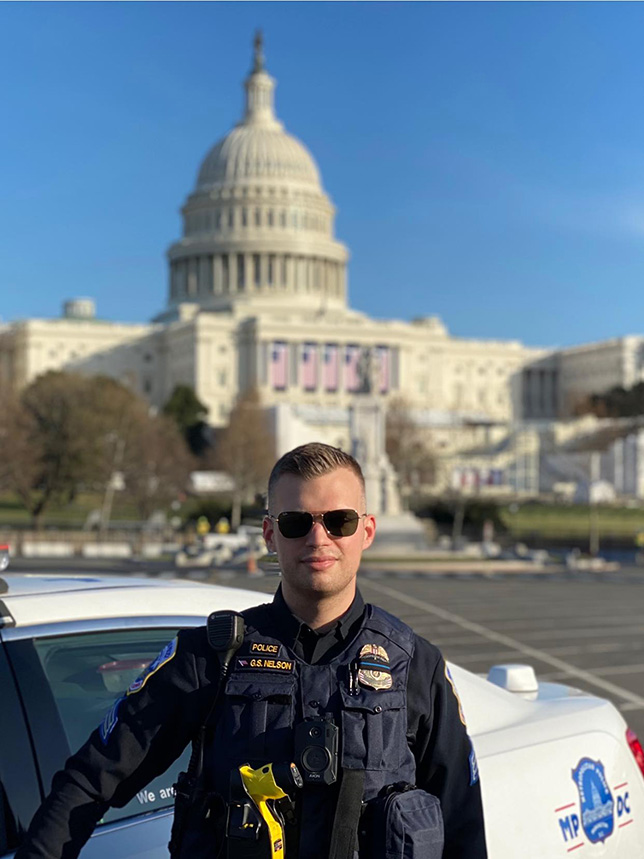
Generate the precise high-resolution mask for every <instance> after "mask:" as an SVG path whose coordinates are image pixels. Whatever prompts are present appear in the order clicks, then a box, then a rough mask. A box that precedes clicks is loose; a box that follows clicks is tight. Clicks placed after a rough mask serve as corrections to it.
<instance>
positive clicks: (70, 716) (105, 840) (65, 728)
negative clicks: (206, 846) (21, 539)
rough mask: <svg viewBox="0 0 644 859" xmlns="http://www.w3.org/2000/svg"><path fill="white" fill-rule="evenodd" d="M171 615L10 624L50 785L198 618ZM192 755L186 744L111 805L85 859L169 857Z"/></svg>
mask: <svg viewBox="0 0 644 859" xmlns="http://www.w3.org/2000/svg"><path fill="white" fill-rule="evenodd" d="M167 623H168V621H167V620H166V621H165V623H164V620H163V619H162V618H155V619H149V618H139V619H136V618H127V619H126V620H124V619H120V620H118V621H113V622H112V625H110V622H106V621H98V622H97V621H93V622H86V623H69V624H57V625H55V626H51V627H45V628H42V629H40V630H36V629H32V630H24V629H23V630H7V631H5V633H4V634H5V637H6V638H7V639H8V640H7V641H6V653H7V658H8V662H9V664H10V666H11V669H12V671H13V674H14V676H15V681H16V686H17V692H18V695H19V696H20V697H21V699H22V702H23V707H24V712H25V714H26V723H27V728H28V730H29V731H30V733H31V736H32V738H33V751H34V754H35V760H36V771H37V774H38V777H39V779H40V783H41V787H42V790H43V791H44V792H45V793H46V792H47V791H48V790H49V785H50V784H51V779H52V776H53V775H54V773H55V772H56V771H57V770H59V769H61V768H62V766H63V765H64V763H65V760H66V759H67V757H68V756H69V755H70V754H71V753H72V752H74V751H75V750H76V749H77V748H79V747H80V746H81V745H82V744H83V743H84V742H85V740H86V739H87V737H88V736H89V734H90V733H91V732H92V731H93V730H94V729H95V728H96V727H97V726H98V725H99V724H100V723H101V722H102V720H103V718H104V716H105V713H106V712H107V711H108V710H109V709H110V708H111V706H112V704H113V703H114V701H115V700H116V699H117V698H119V697H120V696H121V695H122V694H124V692H125V690H126V689H127V687H128V686H129V685H130V683H131V682H132V681H133V680H134V679H135V678H136V677H137V676H138V675H139V674H140V673H141V671H142V670H143V669H144V668H145V667H146V666H147V665H148V664H149V663H150V662H151V661H152V660H153V659H154V658H155V656H156V655H157V654H158V653H159V652H160V651H161V649H162V648H163V647H164V645H166V644H167V642H168V641H169V640H171V639H172V638H173V637H174V636H175V635H176V632H177V628H178V625H181V626H188V625H194V623H195V621H193V620H192V619H186V622H185V623H181V624H178V625H177V626H174V625H173V626H169V625H166V624H167ZM0 709H1V708H0ZM188 759H189V750H186V751H185V752H184V754H183V755H182V756H181V758H179V759H178V761H176V762H175V763H174V764H173V765H172V766H171V767H170V768H169V769H168V770H167V771H166V773H164V774H163V775H162V776H159V777H158V778H157V779H155V780H154V781H153V782H151V783H150V784H149V785H148V786H147V787H146V788H145V789H144V790H142V791H140V792H139V793H138V794H137V796H136V797H134V799H132V800H131V802H129V803H128V804H127V805H126V806H124V807H123V808H111V809H109V810H108V812H107V813H106V814H105V816H104V818H103V819H102V820H101V821H100V823H99V825H98V827H97V829H96V831H95V834H94V836H93V837H92V839H91V840H90V842H88V844H87V846H86V847H85V848H84V850H83V852H82V856H83V857H84V859H99V857H100V859H103V857H107V856H109V857H110V859H112V857H114V856H118V857H119V859H130V857H131V859H134V857H137V859H162V858H163V859H167V843H168V840H169V835H170V827H171V822H172V808H173V802H174V796H173V787H172V786H173V784H174V782H175V781H176V778H177V775H178V773H179V771H180V770H181V769H185V768H186V766H187V763H188ZM32 760H33V756H32ZM34 799H35V797H34V795H32V797H31V799H30V803H31V806H32V807H31V808H30V813H29V814H28V815H27V818H28V819H30V817H31V815H32V814H33V812H34V811H35V810H36V807H37V805H38V802H39V801H40V797H38V798H37V799H36V801H34ZM24 814H25V813H24V811H23V818H22V819H24ZM14 841H15V838H14ZM12 846H15V844H13V845H12ZM0 855H1V854H0Z"/></svg>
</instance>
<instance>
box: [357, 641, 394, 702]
mask: <svg viewBox="0 0 644 859" xmlns="http://www.w3.org/2000/svg"><path fill="white" fill-rule="evenodd" d="M358 683H360V685H361V686H364V687H365V688H366V689H376V690H377V691H380V690H381V689H391V687H392V685H393V678H392V676H391V667H390V666H389V656H388V654H387V651H386V650H385V648H384V647H381V646H380V645H379V644H365V645H364V647H363V648H362V649H361V650H360V655H359V656H358Z"/></svg>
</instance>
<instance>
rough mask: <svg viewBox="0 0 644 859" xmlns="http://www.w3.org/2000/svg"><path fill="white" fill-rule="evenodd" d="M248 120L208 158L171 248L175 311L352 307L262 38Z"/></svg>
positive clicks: (317, 189)
mask: <svg viewBox="0 0 644 859" xmlns="http://www.w3.org/2000/svg"><path fill="white" fill-rule="evenodd" d="M244 88H245V93H246V99H245V109H244V115H243V118H242V120H241V121H240V122H239V123H238V124H237V125H236V126H235V127H234V128H233V129H232V130H231V131H229V132H228V134H226V135H225V136H224V137H223V138H222V139H221V140H219V141H218V142H217V143H216V144H215V145H214V146H213V147H212V149H211V150H210V151H209V152H208V154H207V155H206V157H205V158H204V160H203V162H202V164H201V166H200V168H199V172H198V175H197V182H196V184H195V187H194V190H193V191H192V193H191V194H189V196H188V199H187V200H186V203H185V205H184V207H183V209H182V214H183V225H184V229H183V237H182V239H180V240H179V241H178V242H175V243H174V244H173V245H172V246H171V247H170V249H169V251H168V257H169V261H170V296H169V310H172V308H173V307H176V306H177V305H179V304H185V303H191V304H198V305H200V306H201V307H202V308H203V309H207V310H230V309H231V308H232V307H233V306H234V305H238V304H239V303H240V302H248V301H249V300H251V299H252V300H253V301H255V302H257V301H259V302H260V303H261V302H265V303H266V304H267V306H269V307H276V308H277V307H278V306H279V305H280V304H281V305H285V304H288V305H290V306H292V305H293V302H294V301H295V303H296V304H297V305H302V306H312V307H319V306H324V307H327V308H328V307H333V306H334V307H338V308H340V307H346V272H345V269H346V262H347V259H348V253H347V249H346V248H345V247H344V245H342V244H341V243H340V242H338V241H336V240H335V238H334V234H333V221H334V217H335V209H334V207H333V204H332V203H331V201H330V200H329V198H328V196H327V195H326V193H325V192H324V189H323V187H322V183H321V179H320V172H319V170H318V167H317V164H316V163H315V160H314V159H313V156H312V155H311V153H310V152H309V151H308V149H307V148H306V147H305V146H304V144H302V143H300V141H299V140H297V138H295V137H293V136H292V135H291V134H288V132H287V131H285V129H284V126H283V125H282V123H281V122H280V121H279V120H278V119H277V117H276V116H275V110H274V105H273V93H274V89H275V81H274V80H273V78H272V77H271V76H270V75H269V74H268V72H267V71H266V69H265V68H264V57H263V53H262V41H261V36H259V35H258V36H257V37H256V38H255V50H254V57H253V67H252V69H251V72H250V75H249V76H248V77H247V78H246V80H245V81H244Z"/></svg>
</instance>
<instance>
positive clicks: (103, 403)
mask: <svg viewBox="0 0 644 859" xmlns="http://www.w3.org/2000/svg"><path fill="white" fill-rule="evenodd" d="M0 440H1V442H2V464H1V465H0V480H1V481H2V484H3V486H4V487H6V488H8V489H11V490H13V491H14V492H16V494H17V495H18V497H19V498H20V500H21V501H22V503H23V504H24V506H25V507H26V509H27V510H28V511H29V512H30V514H31V516H32V519H33V522H34V524H35V525H36V527H38V526H39V524H40V521H41V517H42V515H43V513H44V512H45V511H46V509H47V508H48V507H49V506H50V505H51V504H52V503H53V502H55V501H58V502H62V503H67V502H70V501H72V500H73V499H74V497H75V496H76V494H77V492H78V490H79V489H80V488H87V487H91V488H92V489H94V490H98V491H105V490H106V488H107V487H108V484H109V481H111V480H112V477H113V474H114V472H115V471H120V472H122V473H123V475H124V477H125V480H126V485H127V488H128V491H129V492H130V493H131V495H132V497H133V499H134V500H135V502H136V503H137V506H138V507H139V510H140V511H141V512H142V515H144V516H145V515H148V511H149V510H150V509H151V507H152V506H158V505H159V504H164V503H165V500H166V499H168V498H169V497H173V495H174V493H175V492H176V491H177V488H183V486H184V485H185V482H186V478H187V475H188V472H189V470H190V465H191V458H190V456H189V454H188V451H187V450H186V447H185V444H184V443H183V441H182V439H181V437H180V435H179V432H178V430H176V428H175V427H174V425H173V424H172V423H171V422H169V420H168V419H167V418H154V417H152V416H150V414H149V407H148V405H147V403H146V402H145V401H144V400H142V399H141V398H140V397H138V396H136V395H135V394H134V393H133V392H132V391H131V390H130V389H129V388H126V387H125V386H124V385H121V384H120V383H119V382H117V381H115V380H114V379H110V378H107V377H103V376H98V377H87V376H80V375H75V374H72V373H61V372H50V373H46V374H44V375H43V376H40V377H38V378H37V379H36V380H35V381H34V382H32V383H31V384H30V385H29V386H28V387H27V388H25V390H24V391H23V392H22V393H21V394H20V395H19V396H13V395H11V394H10V395H8V396H7V398H6V403H5V408H4V409H3V410H2V418H1V419H0Z"/></svg>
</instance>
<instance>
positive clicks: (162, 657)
mask: <svg viewBox="0 0 644 859" xmlns="http://www.w3.org/2000/svg"><path fill="white" fill-rule="evenodd" d="M176 652H177V639H176V638H173V639H172V641H169V642H168V643H167V644H166V646H165V647H164V648H163V650H162V651H161V653H159V655H158V656H157V657H156V659H153V660H152V662H151V663H150V664H149V665H148V667H147V668H145V669H144V670H143V672H142V673H141V674H139V676H138V677H137V678H136V680H135V681H134V682H133V683H130V685H129V687H128V690H127V692H126V693H125V694H126V695H132V694H133V693H134V692H140V691H141V689H143V687H144V686H145V684H146V683H147V682H148V680H149V678H150V677H151V676H152V675H153V674H154V673H155V672H156V671H158V670H159V668H163V666H164V665H165V664H166V663H168V662H169V661H170V660H171V659H172V657H173V656H174V655H175V653H176Z"/></svg>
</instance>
